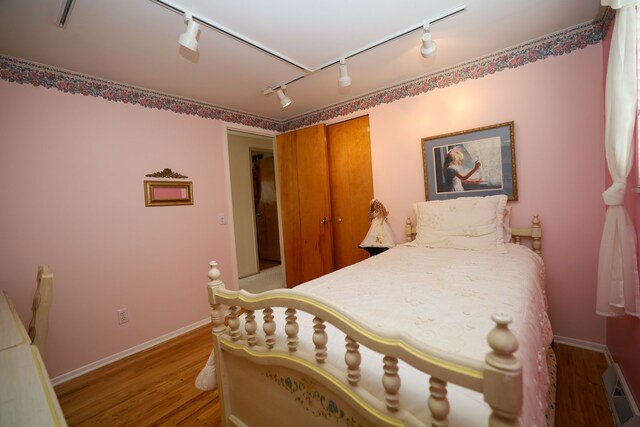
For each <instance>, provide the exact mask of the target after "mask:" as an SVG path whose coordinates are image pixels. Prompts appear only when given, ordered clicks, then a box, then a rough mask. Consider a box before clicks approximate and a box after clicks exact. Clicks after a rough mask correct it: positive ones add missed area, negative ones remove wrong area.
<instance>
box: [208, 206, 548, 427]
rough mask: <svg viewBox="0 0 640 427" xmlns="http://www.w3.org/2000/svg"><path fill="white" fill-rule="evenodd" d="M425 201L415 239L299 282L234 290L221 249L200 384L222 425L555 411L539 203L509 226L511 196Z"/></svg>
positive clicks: (488, 417)
mask: <svg viewBox="0 0 640 427" xmlns="http://www.w3.org/2000/svg"><path fill="white" fill-rule="evenodd" d="M414 208H415V211H416V220H417V224H416V226H415V227H413V225H412V224H411V223H408V224H407V227H406V234H407V236H408V240H410V241H409V242H407V243H405V244H402V245H398V246H396V247H395V248H392V249H390V250H388V251H385V252H384V253H382V254H380V255H377V256H375V257H372V258H369V259H367V260H365V261H362V262H360V263H357V264H355V265H352V266H349V267H346V268H343V269H341V270H338V271H336V272H333V273H331V274H328V275H326V276H323V277H321V278H318V279H315V280H312V281H310V282H307V283H305V284H302V285H299V286H298V287H296V288H294V289H283V290H274V291H268V292H264V293H261V294H250V293H247V292H245V291H229V290H227V289H225V288H224V284H223V283H222V281H221V280H220V271H219V270H218V269H217V264H216V263H215V261H212V262H211V264H210V266H211V268H210V270H209V273H208V276H209V287H208V289H209V302H210V304H211V307H212V315H211V318H212V324H213V347H214V348H213V351H212V353H211V357H210V358H209V361H208V362H207V365H206V366H205V368H204V369H203V371H202V372H201V374H200V376H199V377H198V380H197V381H196V384H197V386H198V387H199V388H201V389H212V388H215V387H216V386H217V387H218V392H219V396H220V401H221V406H222V411H221V412H222V421H223V425H232V426H261V425H264V426H272V425H295V426H297V425H304V426H313V425H318V426H321V425H328V424H331V425H333V424H335V425H346V426H358V425H362V426H368V425H376V426H377V425H409V426H429V425H431V426H445V425H451V426H456V425H457V426H472V425H478V426H480V425H487V424H488V425H491V426H517V425H526V426H544V425H547V423H546V421H545V412H546V409H547V405H548V402H547V393H548V390H549V377H548V371H547V368H548V367H547V351H548V349H549V345H550V343H551V337H552V333H551V328H550V324H549V320H548V317H547V314H546V296H545V283H544V265H543V263H542V259H541V257H540V248H541V236H542V233H541V228H540V221H539V219H538V217H537V216H535V217H534V218H533V221H532V224H531V226H530V227H527V228H510V224H509V208H508V207H507V206H506V196H491V197H482V198H480V197H477V198H476V197H466V198H460V199H454V200H448V201H436V202H422V203H418V204H416V205H415V206H414ZM521 238H531V239H532V244H531V248H532V249H530V248H529V247H526V246H524V245H521V244H520V243H521V242H520V239H521ZM510 242H513V243H510Z"/></svg>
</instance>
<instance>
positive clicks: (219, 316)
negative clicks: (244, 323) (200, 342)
mask: <svg viewBox="0 0 640 427" xmlns="http://www.w3.org/2000/svg"><path fill="white" fill-rule="evenodd" d="M209 267H210V268H209V272H208V273H207V276H208V277H209V286H208V288H209V304H210V305H211V322H212V323H213V333H214V334H216V335H218V334H221V333H223V332H224V331H225V330H226V326H225V325H224V313H223V312H222V307H221V305H220V304H216V302H215V301H216V297H215V292H216V291H217V290H218V288H220V287H224V283H222V280H220V270H218V263H217V262H216V261H211V262H210V263H209Z"/></svg>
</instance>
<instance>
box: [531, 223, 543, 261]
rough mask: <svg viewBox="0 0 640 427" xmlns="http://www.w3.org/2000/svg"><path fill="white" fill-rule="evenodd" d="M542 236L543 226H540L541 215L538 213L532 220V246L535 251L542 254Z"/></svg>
mask: <svg viewBox="0 0 640 427" xmlns="http://www.w3.org/2000/svg"><path fill="white" fill-rule="evenodd" d="M541 238H542V228H541V227H540V217H539V216H538V215H537V214H536V215H534V216H533V219H532V220H531V239H532V241H533V243H532V244H531V248H532V249H533V251H534V252H535V253H537V254H538V255H540V254H541V253H542V244H541V242H540V239H541Z"/></svg>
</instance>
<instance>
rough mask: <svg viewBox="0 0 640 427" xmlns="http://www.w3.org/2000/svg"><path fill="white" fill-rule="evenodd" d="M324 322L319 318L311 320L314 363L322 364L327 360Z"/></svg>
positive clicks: (326, 339) (326, 338)
mask: <svg viewBox="0 0 640 427" xmlns="http://www.w3.org/2000/svg"><path fill="white" fill-rule="evenodd" d="M325 328H326V326H325V324H324V320H322V319H320V318H319V317H314V318H313V338H312V340H313V344H314V345H315V347H316V362H318V363H324V362H325V361H326V360H327V342H328V340H329V339H328V337H327V333H326V332H325Z"/></svg>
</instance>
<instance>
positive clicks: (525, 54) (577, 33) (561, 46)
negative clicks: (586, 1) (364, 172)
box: [286, 19, 606, 130]
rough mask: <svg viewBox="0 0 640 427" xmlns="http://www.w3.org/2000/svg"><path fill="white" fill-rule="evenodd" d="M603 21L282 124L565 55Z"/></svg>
mask: <svg viewBox="0 0 640 427" xmlns="http://www.w3.org/2000/svg"><path fill="white" fill-rule="evenodd" d="M604 22H605V21H604V19H603V20H602V21H599V22H597V23H589V24H583V25H580V26H578V27H574V28H572V29H569V30H565V31H562V32H560V33H556V34H552V35H549V36H545V37H542V38H540V39H537V40H534V41H532V42H528V43H525V44H522V45H519V46H516V47H513V48H510V49H506V50H503V51H500V52H497V53H494V54H491V55H487V56H484V57H482V58H480V59H476V60H473V61H469V62H466V63H463V64H461V65H457V66H454V67H450V68H447V69H444V70H441V71H438V72H436V73H433V74H428V75H426V76H423V77H420V78H418V79H415V80H411V81H409V82H406V83H401V84H399V85H396V86H392V87H389V88H386V89H382V90H379V91H376V92H373V93H370V94H368V95H364V96H361V97H359V98H356V99H354V100H351V101H347V102H343V103H340V104H336V105H333V106H331V107H327V108H323V109H321V110H318V111H315V112H311V113H306V114H304V115H301V116H299V117H294V118H292V119H290V120H288V121H287V122H286V129H287V130H290V129H298V128H301V127H305V126H310V125H312V124H314V123H319V122H323V121H326V120H330V119H332V118H334V117H338V116H343V115H347V114H351V113H354V112H356V111H359V110H366V109H369V108H372V107H375V106H377V105H381V104H388V103H391V102H395V101H398V100H400V99H402V98H406V97H409V96H417V95H420V94H423V93H426V92H429V91H432V90H435V89H439V88H446V87H449V86H452V85H455V84H458V83H461V82H464V81H466V80H471V79H479V78H482V77H485V76H488V75H491V74H495V73H497V72H500V71H504V70H507V69H510V68H518V67H521V66H523V65H527V64H529V63H533V62H536V61H539V60H543V59H546V58H549V57H551V56H560V55H565V54H568V53H570V52H573V51H574V50H576V49H584V48H585V47H587V46H589V45H594V44H598V43H600V42H601V41H602V40H603V38H604V34H606V28H605V26H604Z"/></svg>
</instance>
